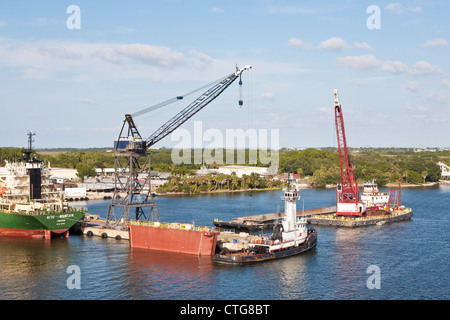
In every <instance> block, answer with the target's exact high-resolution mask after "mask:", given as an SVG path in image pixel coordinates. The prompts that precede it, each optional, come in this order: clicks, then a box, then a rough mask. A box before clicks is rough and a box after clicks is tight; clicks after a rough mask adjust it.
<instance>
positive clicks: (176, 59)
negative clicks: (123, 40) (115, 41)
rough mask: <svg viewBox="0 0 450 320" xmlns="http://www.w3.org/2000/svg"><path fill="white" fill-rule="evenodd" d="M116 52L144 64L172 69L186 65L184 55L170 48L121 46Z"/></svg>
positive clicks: (137, 45) (135, 45) (138, 45)
mask: <svg viewBox="0 0 450 320" xmlns="http://www.w3.org/2000/svg"><path fill="white" fill-rule="evenodd" d="M116 52H117V53H119V54H121V55H123V56H126V57H129V58H132V59H135V60H138V61H140V62H142V63H145V64H150V65H154V66H160V67H172V66H174V65H180V64H184V63H186V57H185V56H184V55H183V54H182V53H180V52H178V51H174V50H172V49H170V48H168V47H160V46H151V45H146V44H140V43H135V44H126V45H121V46H119V47H118V48H117V49H116Z"/></svg>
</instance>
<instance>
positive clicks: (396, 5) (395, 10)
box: [384, 2, 423, 14]
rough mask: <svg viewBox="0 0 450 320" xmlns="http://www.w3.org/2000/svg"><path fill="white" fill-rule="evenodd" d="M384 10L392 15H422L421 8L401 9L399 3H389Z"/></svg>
mask: <svg viewBox="0 0 450 320" xmlns="http://www.w3.org/2000/svg"><path fill="white" fill-rule="evenodd" d="M384 9H385V10H387V11H390V12H392V13H396V14H401V13H404V12H405V11H409V12H413V13H422V12H423V11H422V7H419V6H417V7H407V8H403V7H402V6H401V4H400V3H398V2H390V3H388V4H387V5H386V6H385V7H384Z"/></svg>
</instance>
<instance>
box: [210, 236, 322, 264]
mask: <svg viewBox="0 0 450 320" xmlns="http://www.w3.org/2000/svg"><path fill="white" fill-rule="evenodd" d="M316 244H317V232H316V230H314V229H311V230H310V234H309V235H308V237H307V238H306V240H305V242H303V243H302V244H301V245H299V246H296V247H291V248H287V249H282V250H279V251H271V252H268V253H259V254H248V253H246V252H238V253H225V254H223V253H217V254H215V255H214V257H213V259H214V261H215V262H218V263H229V264H247V263H253V262H261V261H267V260H274V259H280V258H287V257H290V256H294V255H298V254H301V253H304V252H307V251H310V250H312V249H314V248H315V247H316Z"/></svg>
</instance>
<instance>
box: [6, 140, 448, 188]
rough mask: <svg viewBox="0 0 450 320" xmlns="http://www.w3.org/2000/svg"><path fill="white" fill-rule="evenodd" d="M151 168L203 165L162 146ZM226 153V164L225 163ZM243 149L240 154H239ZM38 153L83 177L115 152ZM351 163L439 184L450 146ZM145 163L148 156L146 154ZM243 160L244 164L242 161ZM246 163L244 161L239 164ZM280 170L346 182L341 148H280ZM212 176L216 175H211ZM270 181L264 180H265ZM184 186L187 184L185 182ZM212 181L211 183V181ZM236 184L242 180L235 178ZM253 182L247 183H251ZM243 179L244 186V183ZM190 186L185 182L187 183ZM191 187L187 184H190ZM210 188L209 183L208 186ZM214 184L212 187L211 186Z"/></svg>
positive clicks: (359, 153) (15, 155) (381, 175)
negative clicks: (178, 160)
mask: <svg viewBox="0 0 450 320" xmlns="http://www.w3.org/2000/svg"><path fill="white" fill-rule="evenodd" d="M150 153H151V167H152V169H153V170H157V171H161V172H170V173H172V176H175V177H177V176H178V177H181V176H184V175H188V176H189V175H191V174H193V173H195V171H196V170H197V169H199V168H200V167H201V166H202V165H201V164H195V163H194V152H192V154H191V163H190V164H174V163H173V162H172V149H167V148H161V149H159V150H151V151H150ZM249 153H250V151H249V150H245V159H246V163H243V164H242V165H254V166H266V167H267V166H268V165H263V164H261V161H260V159H259V157H258V158H257V163H256V164H254V163H248V162H249ZM225 154H226V152H223V155H224V163H225V160H226V159H225ZM236 155H237V152H235V158H236ZM32 156H33V157H37V158H38V159H39V160H43V161H45V163H46V164H48V163H50V165H51V166H52V167H61V168H73V169H77V171H78V175H79V177H84V176H94V175H95V170H94V169H95V168H113V167H114V153H113V152H111V151H110V152H106V151H105V150H104V149H99V150H94V151H84V150H82V151H80V150H78V151H66V152H61V151H59V152H53V153H52V152H51V150H45V151H41V150H37V151H35V152H33V154H32ZM349 157H350V162H351V163H353V164H354V166H355V175H356V179H357V180H359V181H367V180H372V179H376V181H377V183H378V184H379V185H385V184H387V183H394V182H397V181H398V179H399V177H401V179H402V181H403V182H408V183H414V184H420V183H426V182H435V181H438V180H439V176H440V168H439V166H438V165H437V163H438V162H439V161H441V162H444V163H446V164H450V150H446V151H436V152H414V150H413V149H406V148H405V149H393V148H390V149H389V148H387V149H381V148H380V149H377V148H374V149H369V148H368V149H351V148H350V150H349ZM20 159H22V149H21V148H0V161H1V165H4V160H8V161H19V160H20ZM141 160H142V165H144V161H145V159H144V158H141ZM235 163H236V162H235ZM236 164H238V163H236ZM239 164H240V163H239ZM221 165H222V164H218V165H216V164H213V165H209V166H208V167H210V168H217V167H218V166H221ZM278 172H279V173H285V172H291V173H299V174H300V176H301V177H303V178H305V180H307V181H309V183H310V184H311V185H312V186H313V187H318V188H321V187H325V185H327V184H336V183H338V182H339V181H340V162H339V154H338V151H337V149H336V148H323V149H314V148H309V149H305V150H286V149H281V150H280V152H279V169H278ZM210 180H211V179H210ZM225 180H226V181H227V183H226V188H230V189H232V188H233V187H230V184H233V182H232V181H233V179H232V178H231V177H226V178H222V179H220V181H225ZM260 183H262V184H263V183H264V182H260ZM183 184H184V183H183ZM209 184H211V183H209ZM234 184H236V182H234ZM246 184H250V183H247V182H244V183H243V186H244V187H245V185H246ZM187 185H189V186H190V187H191V188H192V189H193V190H196V189H201V187H202V185H203V182H202V183H200V182H199V181H197V182H191V181H189V182H187ZM212 185H214V188H216V187H217V188H225V186H224V185H223V183H222V182H220V183H217V182H214V183H212ZM243 186H242V183H241V182H240V183H239V187H240V188H241V187H243ZM184 187H185V186H184ZM185 188H186V187H185ZM203 188H204V187H203ZM208 188H210V187H208Z"/></svg>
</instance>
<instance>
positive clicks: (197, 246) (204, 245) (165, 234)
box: [128, 221, 219, 256]
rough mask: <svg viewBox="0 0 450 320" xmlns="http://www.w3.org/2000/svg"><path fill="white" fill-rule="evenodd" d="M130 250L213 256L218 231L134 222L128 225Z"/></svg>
mask: <svg viewBox="0 0 450 320" xmlns="http://www.w3.org/2000/svg"><path fill="white" fill-rule="evenodd" d="M128 227H129V229H130V245H131V247H132V248H142V249H150V250H159V251H168V252H177V253H187V254H194V255H199V256H213V255H214V253H215V251H216V243H217V236H218V235H219V232H218V231H215V230H214V228H208V227H197V226H193V225H191V224H179V223H168V224H166V223H159V222H142V221H134V222H131V223H130V224H129V226H128Z"/></svg>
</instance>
